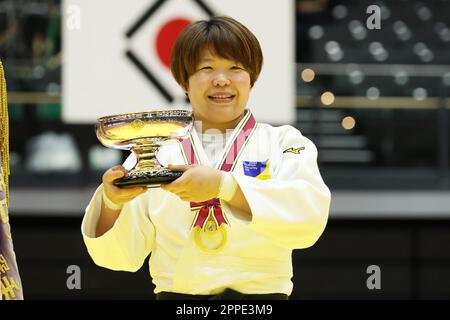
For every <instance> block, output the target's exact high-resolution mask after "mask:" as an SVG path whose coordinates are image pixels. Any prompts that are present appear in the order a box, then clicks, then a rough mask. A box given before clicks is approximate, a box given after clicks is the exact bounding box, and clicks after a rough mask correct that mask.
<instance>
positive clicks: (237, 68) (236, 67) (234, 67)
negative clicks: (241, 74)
mask: <svg viewBox="0 0 450 320" xmlns="http://www.w3.org/2000/svg"><path fill="white" fill-rule="evenodd" d="M231 69H233V70H239V69H242V68H241V67H238V66H233V67H231Z"/></svg>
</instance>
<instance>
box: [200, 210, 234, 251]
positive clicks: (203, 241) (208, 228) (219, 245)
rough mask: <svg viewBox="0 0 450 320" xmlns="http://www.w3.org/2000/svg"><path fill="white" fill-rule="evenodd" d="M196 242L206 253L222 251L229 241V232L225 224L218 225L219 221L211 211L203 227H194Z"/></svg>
mask: <svg viewBox="0 0 450 320" xmlns="http://www.w3.org/2000/svg"><path fill="white" fill-rule="evenodd" d="M194 240H195V244H196V245H197V246H198V247H199V248H200V249H201V250H202V251H203V252H205V253H218V252H220V251H221V250H222V249H223V247H224V246H225V244H226V242H227V232H226V230H225V225H224V224H222V225H220V226H218V224H217V221H216V220H215V219H214V218H213V216H212V215H211V213H210V214H209V216H208V219H207V221H206V222H205V224H204V226H203V228H200V227H199V226H197V227H195V228H194Z"/></svg>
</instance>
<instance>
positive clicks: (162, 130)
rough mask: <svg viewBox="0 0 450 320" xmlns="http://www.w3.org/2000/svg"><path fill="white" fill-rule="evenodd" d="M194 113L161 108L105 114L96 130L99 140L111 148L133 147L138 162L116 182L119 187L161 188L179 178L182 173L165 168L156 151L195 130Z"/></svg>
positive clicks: (98, 122)
mask: <svg viewBox="0 0 450 320" xmlns="http://www.w3.org/2000/svg"><path fill="white" fill-rule="evenodd" d="M192 125H193V116H192V113H191V112H190V111H187V110H161V111H149V112H137V113H126V114H119V115H114V116H107V117H102V118H99V119H98V120H97V124H96V126H95V131H96V134H97V138H98V140H99V141H100V142H101V143H102V144H103V145H104V146H105V147H108V148H114V149H121V150H131V151H132V152H133V153H134V154H135V156H136V159H137V163H136V165H135V167H134V168H133V169H131V170H130V171H129V172H128V173H127V175H125V176H124V177H123V178H121V179H118V180H116V181H115V182H114V183H115V184H116V185H117V186H119V187H126V186H148V187H159V186H160V185H161V183H169V182H172V181H173V180H175V179H177V178H179V177H180V176H181V175H182V172H177V171H171V170H168V169H167V168H165V167H163V166H162V165H161V164H160V163H159V161H158V159H157V158H156V154H157V153H158V149H159V147H160V146H161V143H162V142H163V141H165V140H168V139H175V138H183V137H185V136H187V135H188V134H189V132H190V130H191V129H192Z"/></svg>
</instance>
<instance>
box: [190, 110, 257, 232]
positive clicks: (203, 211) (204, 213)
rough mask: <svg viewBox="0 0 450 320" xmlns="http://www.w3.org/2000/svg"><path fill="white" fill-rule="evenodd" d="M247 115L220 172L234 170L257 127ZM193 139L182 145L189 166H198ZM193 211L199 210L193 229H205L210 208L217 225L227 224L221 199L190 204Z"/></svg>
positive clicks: (251, 117)
mask: <svg viewBox="0 0 450 320" xmlns="http://www.w3.org/2000/svg"><path fill="white" fill-rule="evenodd" d="M247 112H248V113H247V114H246V115H245V119H244V124H243V126H242V129H240V132H239V134H238V135H237V136H236V137H235V139H234V141H233V143H232V144H231V147H230V148H229V150H228V152H227V154H226V157H225V158H223V160H222V163H221V165H220V170H222V171H227V172H228V171H230V170H231V169H232V168H233V164H234V162H235V161H236V159H237V157H238V155H239V152H240V150H241V149H242V147H243V146H244V144H245V143H246V141H247V139H248V138H249V136H250V134H251V132H252V131H253V129H254V128H255V126H256V121H255V118H254V117H253V115H252V114H251V113H250V111H247ZM191 140H192V137H191V136H190V137H189V138H188V139H184V140H182V141H181V145H182V146H183V150H184V154H185V155H186V159H187V161H188V164H198V163H199V161H198V158H197V156H196V153H195V149H194V146H193V144H192V141H191ZM190 205H191V209H193V210H195V209H198V208H200V209H199V212H198V215H197V219H196V221H195V223H194V225H193V227H194V228H195V227H197V226H198V227H200V228H204V226H205V222H206V220H207V219H208V216H209V210H210V208H212V209H213V214H214V218H215V220H216V221H217V225H218V226H219V227H220V225H222V224H227V221H226V219H225V217H224V215H223V212H222V207H221V205H220V200H219V198H213V199H209V200H206V201H202V202H192V201H191V202H190Z"/></svg>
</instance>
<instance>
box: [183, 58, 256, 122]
mask: <svg viewBox="0 0 450 320" xmlns="http://www.w3.org/2000/svg"><path fill="white" fill-rule="evenodd" d="M250 89H251V85H250V75H249V73H248V72H247V71H246V70H245V69H244V67H243V66H242V65H241V64H240V63H237V62H235V61H231V60H227V59H225V58H221V57H218V56H217V55H215V54H213V53H211V51H209V50H207V49H205V50H203V52H202V54H201V59H200V62H199V63H198V65H197V67H196V71H195V73H194V74H192V75H191V76H190V77H189V83H188V87H187V88H185V92H186V93H187V94H188V96H189V100H190V102H191V105H192V109H193V112H194V115H195V118H196V120H201V121H203V122H207V123H208V124H209V126H214V125H218V126H221V125H224V124H226V123H230V122H235V120H237V119H240V117H241V116H242V115H243V113H244V109H245V107H246V106H247V101H248V98H249V94H250ZM236 124H237V123H236Z"/></svg>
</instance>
